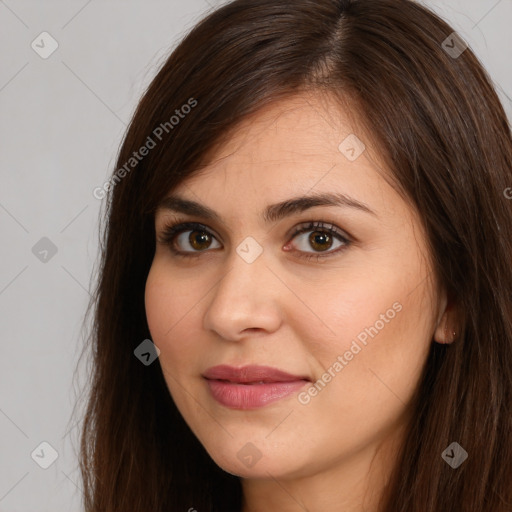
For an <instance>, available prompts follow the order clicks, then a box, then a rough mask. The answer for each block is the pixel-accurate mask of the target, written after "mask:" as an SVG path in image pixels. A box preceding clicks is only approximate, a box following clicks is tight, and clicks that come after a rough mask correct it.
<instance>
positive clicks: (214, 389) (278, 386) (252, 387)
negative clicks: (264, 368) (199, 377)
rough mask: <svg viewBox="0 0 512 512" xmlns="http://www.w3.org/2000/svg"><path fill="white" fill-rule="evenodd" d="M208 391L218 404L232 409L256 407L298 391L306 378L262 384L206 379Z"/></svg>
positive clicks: (305, 382)
mask: <svg viewBox="0 0 512 512" xmlns="http://www.w3.org/2000/svg"><path fill="white" fill-rule="evenodd" d="M206 382H207V383H208V386H209V388H210V392H211V394H212V396H213V398H215V400H217V402H219V403H220V404H222V405H224V406H226V407H230V408H232V409H257V408H258V407H263V406H265V405H267V404H270V403H272V402H276V401H277V400H281V399H282V398H285V397H287V396H289V395H291V394H292V393H294V392H295V391H298V390H299V389H300V388H302V387H303V386H304V385H305V384H307V383H308V381H306V380H295V381H292V382H268V383H264V384H237V383H234V382H226V381H221V380H209V379H206Z"/></svg>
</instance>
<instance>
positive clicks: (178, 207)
mask: <svg viewBox="0 0 512 512" xmlns="http://www.w3.org/2000/svg"><path fill="white" fill-rule="evenodd" d="M315 206H338V207H346V208H354V209H357V210H360V211H363V212H366V213H369V214H371V215H375V216H376V217H377V214H376V213H375V212H374V211H373V210H371V209H370V208H369V206H368V205H366V204H364V203H362V202H360V201H357V200H356V199H354V198H352V197H350V196H348V195H346V194H342V193H332V192H325V193H316V194H312V195H308V196H300V197H293V198H290V199H287V200H286V201H282V202H280V203H276V204H272V205H269V206H267V208H266V209H265V210H264V212H263V213H262V218H263V221H264V222H266V223H271V222H277V221H279V220H281V219H283V218H285V217H289V216H291V215H294V214H298V213H301V212H303V211H306V210H308V209H309V208H313V207H315ZM157 210H168V211H173V212H177V213H184V214H188V215H194V216H198V217H203V218H205V219H208V220H214V221H217V222H219V223H222V218H221V217H220V215H219V214H218V213H217V212H215V210H212V209H211V208H209V207H208V206H204V205H202V204H200V203H197V202H195V201H191V200H189V199H185V198H183V197H181V196H179V195H176V194H173V195H169V196H167V197H165V198H164V199H163V200H162V201H160V203H159V204H158V206H157Z"/></svg>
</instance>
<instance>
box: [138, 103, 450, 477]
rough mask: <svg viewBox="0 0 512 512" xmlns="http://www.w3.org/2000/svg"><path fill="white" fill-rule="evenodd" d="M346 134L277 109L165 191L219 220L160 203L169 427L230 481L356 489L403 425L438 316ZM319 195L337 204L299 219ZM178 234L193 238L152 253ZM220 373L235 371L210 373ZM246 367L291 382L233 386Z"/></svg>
mask: <svg viewBox="0 0 512 512" xmlns="http://www.w3.org/2000/svg"><path fill="white" fill-rule="evenodd" d="M326 107H327V108H326ZM335 109H337V110H335ZM329 112H330V114H329ZM333 112H336V122H334V121H333V119H334V115H333ZM338 112H339V113H340V115H338ZM354 130H355V129H354V128H353V127H351V126H350V125H349V122H348V118H347V117H346V116H345V115H344V114H343V111H340V107H339V106H337V105H336V104H335V103H330V102H329V101H327V104H326V100H325V99H323V100H322V103H320V102H319V100H318V101H315V100H314V99H312V98H309V97H306V96H305V95H300V96H296V97H294V98H290V99H287V100H281V101H280V102H278V103H275V104H273V105H271V106H269V107H266V108H265V109H263V110H261V111H260V112H258V113H257V115H255V116H253V117H252V118H251V119H250V120H249V119H248V120H246V122H245V123H244V124H243V126H241V127H240V129H239V130H238V131H237V132H236V136H235V137H234V138H231V139H230V142H229V143H228V144H227V145H225V146H223V148H222V149H221V150H220V151H219V152H218V153H217V154H216V155H215V158H214V159H213V161H212V163H211V165H209V167H208V168H207V169H206V171H205V172H202V173H201V175H196V176H193V177H192V178H190V179H188V180H187V181H186V182H183V183H181V184H180V185H179V186H178V187H177V188H175V189H174V190H173V191H172V195H173V196H179V197H180V198H181V199H183V200H187V201H193V202H196V203H198V204H199V205H200V206H201V208H208V211H211V212H214V213H215V217H208V216H205V214H204V213H202V212H198V211H196V212H195V213H194V212H191V211H189V213H183V212H178V211H173V210H171V208H170V207H171V206H172V205H171V201H167V204H166V205H165V207H162V208H161V209H159V210H158V212H157V215H156V217H155V228H156V235H157V238H158V239H159V241H158V242H157V247H156V252H155V257H154V260H153V263H152V267H151V270H150V272H149V276H148V279H147V284H146V293H145V301H146V312H147V319H148V323H149V328H150V331H151V335H152V339H153V342H154V343H155V345H156V346H157V347H158V348H159V350H160V356H159V361H160V364H161V367H162V370H163V374H164V377H165V379H166V382H167V386H168V388H169V391H170V393H171V395H172V398H173V399H174V401H175V403H176V405H177V407H178V409H179V411H180V412H181V414H182V415H183V417H184V419H185V421H186V422H187V423H188V425H189V426H190V428H191V429H192V431H193V432H194V433H195V435H196V436H197V438H198V439H199V440H200V442H201V443H202V444H203V446H204V447H205V449H206V450H207V451H208V453H209V454H210V456H211V457H212V458H213V459H214V460H215V462H216V463H217V464H218V465H219V466H221V467H222V468H223V469H224V470H226V471H228V472H229V473H232V474H236V475H240V476H243V477H245V478H271V477H272V478H276V479H278V478H283V479H285V478H286V479H291V478H302V477H307V476H311V475H318V474H321V473H325V474H326V472H328V471H337V470H339V471H341V470H342V469H341V468H345V470H346V469H347V468H351V471H352V473H353V474H357V472H359V471H364V470H365V469H368V465H369V463H370V461H371V458H372V456H373V455H374V454H375V451H376V449H377V448H378V447H379V446H380V447H382V448H383V447H384V446H386V445H388V444H390V443H391V439H392V438H393V436H394V435H396V433H397V432H398V431H399V429H400V427H401V426H403V425H404V424H405V421H406V417H407V416H406V412H407V410H406V407H407V404H408V402H409V401H410V399H411V397H412V395H413V392H414V391H415V388H416V386H417V384H418V381H419V377H420V373H421V371H422V368H423V366H424V363H425V361H426V357H427V354H428V352H429V349H430V345H431V343H432V338H433V335H434V333H435V331H436V326H437V324H438V321H439V320H440V318H441V316H442V313H443V303H444V302H445V301H444V297H443V298H440V296H438V295H437V293H436V292H435V290H434V287H433V284H432V283H433V279H432V277H433V276H432V273H431V266H430V263H429V258H428V253H427V248H426V239H425V234H424V232H423V230H422V228H421V226H420V223H419V220H418V217H417V216H416V214H415V213H414V211H413V210H412V209H411V207H410V206H408V205H407V204H406V203H405V202H404V200H403V199H402V198H401V197H400V196H399V195H398V193H397V192H396V191H395V190H394V189H393V188H392V187H391V186H390V185H389V184H388V183H387V181H386V180H385V179H384V177H383V172H385V171H383V169H382V168H383V163H382V162H379V161H378V159H377V157H375V156H374V155H373V154H372V160H371V161H370V158H369V157H370V155H369V150H370V148H369V141H368V139H367V138H366V137H365V135H364V133H360V132H357V131H355V136H356V137H357V138H358V139H359V141H358V140H357V139H356V138H355V137H354ZM361 141H362V142H361ZM362 143H364V144H366V146H367V147H366V149H364V147H363V146H362ZM375 162H378V166H377V165H376V164H375ZM379 167H380V168H379ZM386 172H388V171H386ZM327 194H329V195H331V194H332V195H334V194H337V195H338V197H339V198H340V201H339V203H338V204H330V205H322V204H320V203H322V201H318V204H316V205H315V203H314V202H309V203H307V202H299V203H298V204H297V205H296V207H292V203H291V201H295V200H296V199H297V198H299V197H306V196H313V195H315V196H320V195H327ZM169 195H171V194H169ZM288 202H290V203H288ZM173 204H174V205H176V204H177V203H173ZM272 205H280V206H272ZM176 209H177V210H179V208H176ZM265 212H268V215H266V216H265ZM185 222H196V223H200V224H201V225H202V226H203V227H202V228H201V227H200V228H196V227H192V228H191V227H185V228H184V229H183V231H182V232H181V233H179V232H178V233H177V234H175V236H174V237H171V238H172V239H171V240H169V241H168V242H163V241H162V240H163V237H164V230H165V228H166V226H167V225H169V224H173V225H174V224H182V223H185ZM310 223H323V226H322V225H320V226H316V225H313V226H312V227H308V226H309V224H310ZM301 228H304V232H303V233H299V234H295V232H296V231H297V230H298V229H301ZM329 230H332V231H329ZM173 249H174V250H177V251H180V252H181V253H182V255H181V256H180V255H175V254H174V253H173ZM308 257H310V259H307V258H308ZM219 365H228V366H230V367H232V369H231V371H228V372H227V373H222V372H221V373H214V372H213V373H208V371H209V369H211V368H212V367H216V366H219ZM253 365H258V366H265V367H270V368H273V369H277V370H280V371H282V372H286V373H287V374H291V375H292V377H286V376H283V375H280V374H276V373H275V372H272V371H265V370H263V371H261V369H260V370H258V369H255V370H254V369H253V370H254V371H252V372H251V371H248V372H247V373H244V372H237V371H236V370H237V369H240V368H242V367H247V366H253ZM205 375H209V377H210V379H207V378H206V377H205ZM244 378H245V383H244ZM227 381H229V382H227ZM259 381H264V382H265V383H264V384H261V383H260V384H258V382H259ZM249 382H254V383H253V384H250V383H249ZM272 382H273V383H272ZM356 461H357V463H356ZM356 468H357V469H356Z"/></svg>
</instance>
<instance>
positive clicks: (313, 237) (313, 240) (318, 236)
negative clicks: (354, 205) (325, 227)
mask: <svg viewBox="0 0 512 512" xmlns="http://www.w3.org/2000/svg"><path fill="white" fill-rule="evenodd" d="M318 239H323V240H324V241H323V242H321V241H320V242H317V240H318ZM329 239H330V236H329V234H328V233H322V232H321V231H315V232H314V233H312V234H311V236H310V242H311V244H312V245H313V246H314V247H315V248H316V249H319V250H320V251H325V250H327V249H328V248H329V247H323V245H324V244H326V243H329Z"/></svg>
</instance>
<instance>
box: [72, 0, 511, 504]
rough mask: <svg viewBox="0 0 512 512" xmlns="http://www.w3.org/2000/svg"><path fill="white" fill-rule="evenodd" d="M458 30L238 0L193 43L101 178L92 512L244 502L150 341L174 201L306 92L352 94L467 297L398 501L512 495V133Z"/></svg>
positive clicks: (369, 6)
mask: <svg viewBox="0 0 512 512" xmlns="http://www.w3.org/2000/svg"><path fill="white" fill-rule="evenodd" d="M453 32H454V30H453V29H452V28H451V27H450V26H449V25H448V24H447V23H446V22H445V21H443V20H442V19H440V18H439V17H438V16H437V15H435V14H434V13H432V12H430V11H429V10H428V9H426V8H425V7H423V6H421V5H419V4H417V3H415V2H413V1H411V0H296V1H290V0H235V1H233V2H231V3H229V4H227V5H225V6H223V7H222V8H219V9H218V10H215V11H213V12H211V13H210V14H209V15H208V16H207V17H205V18H204V19H203V20H202V21H201V22H200V23H198V24H197V25H196V26H195V27H194V28H193V29H192V30H191V31H190V33H189V34H188V35H187V37H185V38H184V40H183V41H182V42H181V43H180V44H179V45H178V46H177V47H176V48H175V49H174V51H173V52H172V54H171V55H170V57H169V58H168V59H167V61H166V62H165V64H164V65H163V66H162V68H161V69H160V70H159V72H158V73H157V75H156V77H155V79H154V80H153V81H152V83H151V84H150V86H149V87H148V89H147V91H146V92H145V94H144V96H143V98H142V99H141V101H140V103H139V105H138V108H137V110H136V112H135V114H134V116H133V119H132V121H131V124H130V126H129V128H128V130H127V133H126V136H125V138H124V142H123V144H122V146H121V148H120V152H119V156H118V159H117V165H116V169H115V171H114V173H113V176H112V180H111V182H110V183H109V185H108V186H105V187H103V189H102V190H104V191H108V194H107V197H106V211H105V214H104V219H103V220H104V222H105V227H104V229H103V232H102V239H101V242H100V243H101V264H100V267H99V269H98V271H99V278H98V281H97V286H96V289H95V291H94V296H93V300H92V301H91V303H90V306H89V310H88V312H90V311H91V310H94V319H93V329H92V332H91V333H90V336H89V341H90V346H89V345H87V346H86V347H84V349H90V350H91V353H92V363H91V377H90V378H91V382H90V393H89V394H88V397H87V409H86V414H85V418H84V424H83V427H82V430H81V445H80V459H79V462H80V470H81V475H82V479H83V492H84V496H85V500H84V502H85V510H86V512H100V511H101V512H150V511H151V512H164V511H165V512H175V511H176V512H178V511H187V510H190V509H192V510H197V511H198V512H205V511H209V512H214V511H215V512H229V511H236V512H239V511H240V508H241V500H242V492H241V485H240V480H239V478H238V477H236V476H233V475H230V474H228V473H226V472H224V471H223V470H221V469H220V468H219V467H218V466H217V465H216V464H215V463H214V462H213V461H212V460H211V458H210V457H209V455H208V454H207V452H206V451H205V449H204V448H203V447H202V445H201V444H200V443H199V441H198V440H197V439H196V438H195V436H194V435H193V434H192V432H191V431H190V429H189V428H188V426H187V425H186V423H185V422H184V420H183V418H182V417H181V415H180V413H179V412H178V410H177V408H176V406H175V405H174V402H173V400H172V398H171V396H170V394H169V391H168V388H167V386H166V383H165V380H164V378H163V375H162V370H161V367H160V365H159V364H158V360H157V361H156V362H155V363H153V364H151V365H148V366H146V365H144V364H142V363H141V361H140V360H139V359H138V358H137V357H135V355H134V350H135V349H136V348H137V347H138V346H139V345H140V343H141V342H142V341H143V340H145V339H150V338H151V336H150V333H149V329H148V325H147V321H146V316H145V307H144V288H145V282H146V278H147V275H148V272H149V269H150V266H151V263H152V259H153V255H154V250H155V229H154V212H155V206H156V205H157V204H158V203H159V201H160V200H161V199H162V198H163V197H164V195H165V194H167V193H168V192H169V191H170V190H172V188H173V187H175V186H176V185H177V184H179V183H180V182H181V181H182V180H184V179H185V178H188V177H190V176H192V174H193V173H195V172H198V171H199V170H200V169H201V168H203V167H204V165H205V163H207V161H208V158H207V155H210V154H211V153H212V151H213V150H214V149H215V148H217V147H219V145H220V144H222V142H223V141H225V140H226V138H227V137H228V136H229V134H230V133H232V131H233V130H234V129H236V127H237V125H238V123H239V122H240V121H241V120H243V118H244V117H245V116H247V115H249V114H251V113H255V112H257V111H258V110H259V109H260V108H261V107H262V106H264V105H266V104H268V103H270V102H273V101H276V100H279V99H282V98H284V97H286V96H287V95H291V94H294V93H297V92H300V91H309V92H313V93H314V94H318V95H321V94H324V93H334V94H336V95H338V97H339V99H340V102H341V101H347V99H348V98H350V101H347V104H348V105H351V106H352V107H353V109H354V111H355V113H356V114H357V116H358V119H361V122H362V123H363V124H364V126H365V127H366V128H367V130H368V131H369V132H370V133H371V134H372V136H373V137H374V138H375V141H374V142H375V144H376V148H377V149H378V151H379V153H380V154H381V155H383V157H384V158H385V159H386V162H387V163H388V164H389V168H390V169H391V170H392V171H393V178H394V180H395V181H396V185H397V187H398V188H399V189H400V190H401V191H402V192H403V194H404V197H406V198H407V199H408V201H409V202H410V204H411V205H412V207H414V208H416V209H417V211H418V212H419V213H420V216H421V219H422V221H423V223H424V227H425V230H426V233H427V235H428V243H429V247H430V249H431V252H432V260H433V262H434V268H433V272H434V273H435V275H436V278H437V280H438V282H439V283H441V284H442V285H443V286H444V287H445V288H446V290H448V292H449V294H450V296H452V297H453V298H454V300H455V302H456V303H457V305H458V307H459V309H460V313H461V320H460V324H459V332H458V333H457V340H456V342H454V343H453V344H450V345H441V344H438V343H435V342H433V343H432V346H431V351H430V354H429V357H428V360H427V362H426V365H425V370H424V373H423V375H422V376H421V380H420V385H419V387H418V392H417V394H416V395H415V398H414V401H413V403H412V404H411V405H412V407H413V410H414V415H413V420H412V423H411V425H410V429H409V430H408V432H407V436H406V438H405V442H404V444H403V447H402V448H401V451H400V458H399V461H398V464H397V465H396V468H395V470H394V473H393V475H392V479H391V480H390V482H389V485H388V487H387V489H386V493H385V496H384V495H383V496H382V503H381V508H380V511H382V512H445V511H448V510H450V511H451V510H457V511H458V512H510V510H512V293H511V290H512V200H510V199H509V197H510V195H511V194H510V191H511V189H510V187H512V170H511V167H512V140H511V131H510V125H509V122H508V120H507V117H506V114H505V112H504V109H503V107H502V105H501V103H500V101H499V99H498V96H497V94H496V92H495V90H494V88H493V85H492V81H491V79H490V78H489V76H488V75H487V73H486V72H485V71H484V69H483V67H482V65H481V64H480V62H479V61H478V59H477V58H476V57H475V55H474V53H473V52H472V51H471V49H470V48H467V49H465V50H464V47H463V46H461V43H460V40H459V39H457V38H456V36H455V35H453ZM450 37H451V39H450ZM446 41H448V43H446ZM453 49H455V50H459V53H460V52H461V53H460V54H459V55H457V53H454V51H453ZM186 105H188V107H187V108H186V107H185V106H186ZM173 116H174V117H173ZM142 147H146V148H147V151H141V150H140V149H141V148H142ZM134 152H136V153H137V156H134ZM142 153H144V155H143V154H142ZM123 169H124V171H123ZM507 190H508V191H509V193H508V194H507V192H506V191H507ZM452 442H457V443H458V444H460V445H461V446H462V447H463V448H464V450H466V452H467V453H468V459H467V460H466V461H465V462H464V463H463V464H462V465H461V466H460V467H458V468H457V469H453V468H452V467H451V466H450V465H449V464H447V463H446V462H445V461H444V460H443V458H442V456H441V454H442V453H443V451H444V450H445V449H446V448H447V447H448V446H449V445H450V444H451V443H452Z"/></svg>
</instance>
